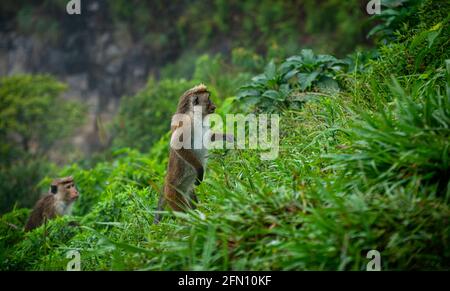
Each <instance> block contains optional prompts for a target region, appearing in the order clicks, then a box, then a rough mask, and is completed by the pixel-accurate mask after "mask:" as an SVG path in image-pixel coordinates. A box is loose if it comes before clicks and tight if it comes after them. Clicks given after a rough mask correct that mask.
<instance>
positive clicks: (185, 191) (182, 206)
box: [155, 84, 223, 223]
mask: <svg viewBox="0 0 450 291" xmlns="http://www.w3.org/2000/svg"><path fill="white" fill-rule="evenodd" d="M209 95H210V93H209V91H208V89H207V88H206V86H205V85H203V84H200V85H198V86H195V87H194V88H191V89H189V90H187V91H186V92H185V93H184V94H183V95H181V97H180V101H179V103H178V108H177V112H176V113H178V114H179V113H185V114H189V113H192V112H193V106H194V105H195V106H197V105H199V106H202V107H203V113H204V116H206V115H207V114H210V113H213V112H214V110H215V108H216V107H215V105H214V104H213V103H212V102H211V100H210V99H209ZM195 102H197V104H194V103H195ZM176 129H177V126H174V127H172V133H174V132H175V130H176ZM219 136H220V137H221V138H223V135H216V134H214V136H213V139H214V138H217V137H219ZM205 163H206V150H205V149H201V150H196V149H185V148H181V149H178V150H175V149H172V148H170V153H169V164H168V167H167V175H166V178H165V183H164V188H163V193H162V195H161V196H160V199H159V202H158V208H157V210H158V211H161V210H162V209H163V208H164V207H165V206H166V205H169V206H170V208H172V209H173V210H175V211H185V210H186V209H189V208H191V209H193V208H195V204H196V203H197V202H198V199H197V196H196V195H195V193H194V186H196V185H199V184H200V183H201V182H202V180H203V174H204V169H205ZM159 220H160V213H156V215H155V223H158V222H159Z"/></svg>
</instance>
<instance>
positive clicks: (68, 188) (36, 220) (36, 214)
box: [25, 177, 78, 231]
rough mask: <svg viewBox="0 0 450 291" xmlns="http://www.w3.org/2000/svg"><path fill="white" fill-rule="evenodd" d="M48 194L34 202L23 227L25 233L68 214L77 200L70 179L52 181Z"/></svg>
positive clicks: (75, 191)
mask: <svg viewBox="0 0 450 291" xmlns="http://www.w3.org/2000/svg"><path fill="white" fill-rule="evenodd" d="M52 189H53V190H56V193H52ZM49 192H50V193H49V194H47V195H46V196H44V197H43V198H41V199H39V201H38V202H36V205H35V206H34V209H33V211H32V212H31V215H30V217H29V218H28V222H27V224H26V225H25V231H30V230H33V229H35V228H37V227H39V226H41V225H42V224H43V223H45V221H47V220H49V219H53V218H55V217H56V216H60V215H65V214H68V213H69V212H70V208H71V206H72V203H73V202H74V201H75V200H76V199H77V198H78V191H77V189H76V187H75V184H74V181H73V178H72V177H64V178H61V179H55V180H53V182H52V183H51V188H50V191H49Z"/></svg>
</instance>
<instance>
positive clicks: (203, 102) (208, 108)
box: [192, 92, 216, 116]
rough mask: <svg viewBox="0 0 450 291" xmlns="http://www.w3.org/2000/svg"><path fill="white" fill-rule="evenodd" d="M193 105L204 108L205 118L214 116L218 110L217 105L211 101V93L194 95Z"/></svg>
mask: <svg viewBox="0 0 450 291" xmlns="http://www.w3.org/2000/svg"><path fill="white" fill-rule="evenodd" d="M192 103H193V105H194V106H201V107H202V113H203V116H206V115H208V114H212V113H214V111H215V110H216V105H214V103H213V102H212V101H211V98H210V93H209V92H205V93H202V94H198V95H194V96H193V102H192Z"/></svg>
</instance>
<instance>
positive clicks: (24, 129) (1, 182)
mask: <svg viewBox="0 0 450 291" xmlns="http://www.w3.org/2000/svg"><path fill="white" fill-rule="evenodd" d="M64 90H65V85H63V84H61V83H59V82H57V81H56V80H55V79H54V78H52V77H50V76H40V75H36V76H31V75H17V76H12V77H4V78H1V79H0V139H1V140H2V143H1V146H0V160H1V163H0V192H1V193H2V195H1V196H0V212H5V211H7V210H11V206H12V205H13V204H14V202H18V203H19V205H20V206H21V207H31V206H32V204H33V201H35V199H36V198H37V195H36V194H38V193H39V192H38V191H36V189H35V187H36V186H37V184H38V182H39V181H40V180H42V178H43V177H45V173H49V172H50V173H51V172H52V165H51V164H50V163H49V162H47V160H48V157H49V154H50V152H51V151H52V150H54V149H55V148H58V151H57V152H58V153H59V154H60V155H62V154H67V151H69V150H70V148H69V147H68V146H67V145H66V144H65V142H64V139H65V138H66V137H68V136H70V134H71V133H72V132H73V130H74V129H75V128H76V127H78V126H80V125H81V124H82V122H83V113H82V112H83V106H81V104H79V103H78V102H75V101H72V100H63V99H62V98H59V95H60V94H61V93H62V92H63V91H64ZM46 188H47V186H46Z"/></svg>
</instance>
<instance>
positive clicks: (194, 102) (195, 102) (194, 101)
mask: <svg viewBox="0 0 450 291" xmlns="http://www.w3.org/2000/svg"><path fill="white" fill-rule="evenodd" d="M192 104H194V105H198V96H197V95H195V96H194V98H193V99H192Z"/></svg>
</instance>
